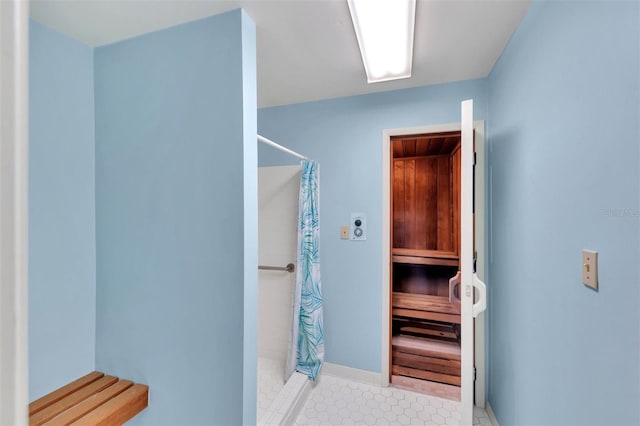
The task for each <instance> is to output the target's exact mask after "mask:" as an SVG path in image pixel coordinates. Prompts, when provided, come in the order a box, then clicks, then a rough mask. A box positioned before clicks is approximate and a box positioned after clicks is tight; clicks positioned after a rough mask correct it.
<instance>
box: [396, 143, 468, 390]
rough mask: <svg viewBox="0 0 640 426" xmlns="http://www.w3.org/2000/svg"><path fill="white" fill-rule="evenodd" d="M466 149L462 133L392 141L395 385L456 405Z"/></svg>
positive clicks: (458, 370) (458, 372) (458, 375)
mask: <svg viewBox="0 0 640 426" xmlns="http://www.w3.org/2000/svg"><path fill="white" fill-rule="evenodd" d="M459 147H460V133H459V132H449V133H439V134H429V135H415V136H411V137H406V136H403V137H398V138H394V139H393V140H392V176H391V179H392V182H391V184H392V196H391V198H392V204H393V211H392V224H393V225H392V239H391V240H392V244H393V246H392V248H391V261H392V264H391V265H392V283H391V284H392V285H391V287H392V294H391V315H392V318H391V320H392V336H390V339H391V341H390V345H391V353H392V356H391V369H390V375H391V378H390V379H391V383H392V384H394V385H395V384H396V383H397V384H398V385H399V386H402V387H410V388H413V389H415V390H418V391H424V390H425V389H427V390H429V392H430V393H434V394H436V395H439V396H441V395H440V393H443V394H446V395H448V396H451V395H454V398H453V399H455V393H456V391H455V390H456V389H458V391H457V392H458V394H459V388H457V387H458V386H460V333H459V330H460V327H459V324H460V306H459V304H458V303H457V299H456V291H457V289H456V287H455V285H456V282H457V281H456V280H455V279H454V280H452V278H453V277H456V275H457V272H458V268H459V261H460V259H459V254H458V253H459V246H460V241H459V240H460V233H459V218H460V199H459V197H460V195H459V194H460V149H459ZM451 389H454V391H453V392H452V391H451ZM431 391H433V392H431Z"/></svg>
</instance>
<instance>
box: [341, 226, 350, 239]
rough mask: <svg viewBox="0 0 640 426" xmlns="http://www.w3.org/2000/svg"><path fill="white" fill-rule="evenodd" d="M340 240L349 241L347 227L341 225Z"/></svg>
mask: <svg viewBox="0 0 640 426" xmlns="http://www.w3.org/2000/svg"><path fill="white" fill-rule="evenodd" d="M340 239H342V240H348V239H349V225H342V226H341V227H340Z"/></svg>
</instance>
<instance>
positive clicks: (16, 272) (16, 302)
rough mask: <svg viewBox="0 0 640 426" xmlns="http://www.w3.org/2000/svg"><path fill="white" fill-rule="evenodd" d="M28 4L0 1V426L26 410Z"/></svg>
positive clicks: (20, 418)
mask: <svg viewBox="0 0 640 426" xmlns="http://www.w3.org/2000/svg"><path fill="white" fill-rule="evenodd" d="M28 19H29V2H28V1H26V0H9V1H0V348H2V350H1V351H0V424H3V425H5V424H6V425H26V424H27V421H28V418H27V405H28V352H27V319H28V316H27V307H28V292H27V271H28V268H27V261H28V250H27V243H28V236H27V235H28V234H27V232H28V228H27V224H28V221H27V213H28V209H27V200H28V192H27V191H28V185H27V177H28V142H29V139H28V117H29V107H28V102H29V95H28V84H29V81H28V78H29V68H28V57H29V56H28V55H29V21H28Z"/></svg>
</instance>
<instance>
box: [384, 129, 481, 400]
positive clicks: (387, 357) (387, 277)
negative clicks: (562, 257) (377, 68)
mask: <svg viewBox="0 0 640 426" xmlns="http://www.w3.org/2000/svg"><path fill="white" fill-rule="evenodd" d="M484 124H485V123H484V120H477V121H474V123H473V128H474V130H475V132H476V144H477V145H478V147H477V148H478V149H482V150H484ZM457 130H460V123H459V122H456V123H449V124H436V125H430V126H418V127H405V128H399V129H386V130H383V131H382V259H381V264H382V299H381V300H382V339H381V342H382V347H381V351H380V361H381V366H380V372H381V373H380V384H381V385H382V386H389V365H390V362H391V354H390V353H389V341H388V336H389V333H390V326H391V324H390V321H389V318H390V314H391V313H390V312H389V306H390V303H391V301H390V297H391V291H390V290H391V289H390V282H391V265H390V259H391V253H390V247H391V241H390V234H391V187H390V185H391V137H392V136H403V135H414V134H419V133H439V132H453V131H457ZM478 139H480V141H479V140H478ZM479 147H481V148H479ZM481 159H482V160H484V155H482V158H481ZM477 172H480V173H482V175H483V176H482V179H483V180H482V181H484V168H483V167H478V168H477ZM483 193H484V192H483ZM481 201H482V202H484V199H483V200H481ZM483 205H484V203H483ZM482 217H483V218H482V220H478V219H476V231H477V232H478V234H480V233H481V234H482V236H484V215H482ZM480 247H482V248H483V249H484V245H481V244H478V249H479V251H481V250H480ZM482 259H483V261H484V259H486V256H483V257H482ZM479 260H480V259H479ZM482 269H483V271H484V264H483V265H482ZM484 318H485V316H484V315H482V318H481V320H479V321H476V326H475V328H476V336H482V338H484V335H485V333H484V329H485V322H484ZM480 346H481V349H478V350H477V352H480V351H482V353H481V359H478V360H477V361H478V362H477V365H476V367H477V369H478V371H477V381H476V397H477V399H476V405H478V406H480V407H483V406H484V404H485V401H484V397H485V395H484V388H485V362H484V342H482V343H481V345H480ZM478 355H479V354H478V353H477V354H476V356H478Z"/></svg>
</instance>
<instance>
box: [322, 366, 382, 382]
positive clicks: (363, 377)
mask: <svg viewBox="0 0 640 426" xmlns="http://www.w3.org/2000/svg"><path fill="white" fill-rule="evenodd" d="M321 374H322V375H327V376H333V377H338V378H341V379H346V380H353V381H354V382H358V383H364V384H367V385H374V386H381V385H382V386H385V385H384V384H382V376H381V375H380V373H374V372H373V371H367V370H360V369H358V368H351V367H346V366H344V365H338V364H332V363H330V362H325V363H323V364H322V371H321Z"/></svg>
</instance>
